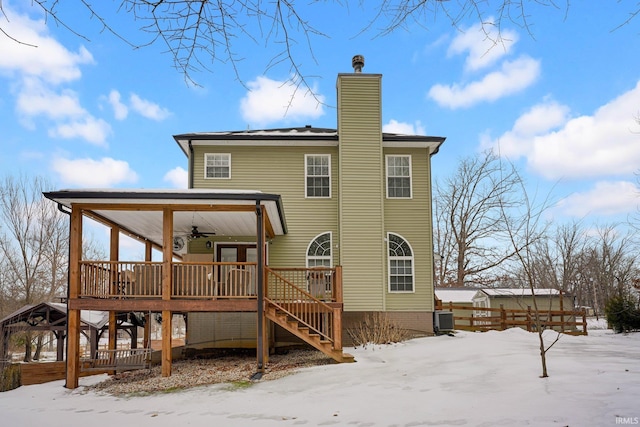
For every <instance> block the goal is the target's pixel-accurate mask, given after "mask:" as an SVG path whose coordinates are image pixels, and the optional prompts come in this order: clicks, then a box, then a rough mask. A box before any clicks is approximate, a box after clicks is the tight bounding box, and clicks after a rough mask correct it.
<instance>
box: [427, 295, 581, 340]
mask: <svg viewBox="0 0 640 427" xmlns="http://www.w3.org/2000/svg"><path fill="white" fill-rule="evenodd" d="M436 310H442V311H451V312H453V311H454V310H456V311H458V314H460V312H463V313H465V314H466V312H467V311H468V312H469V315H468V316H467V315H462V316H455V315H454V317H453V321H454V329H458V330H463V331H480V332H484V331H495V330H498V331H504V330H505V329H508V328H514V327H520V328H523V329H526V330H527V331H529V332H531V331H536V330H537V328H538V325H539V327H540V328H542V329H553V330H556V331H559V332H562V333H565V334H570V335H587V313H586V311H585V310H580V311H573V310H539V311H538V316H537V317H536V313H535V310H532V309H531V307H527V309H526V310H523V309H511V308H504V307H503V306H502V304H501V305H500V308H485V307H470V306H466V305H454V304H453V303H451V302H449V303H442V302H441V301H438V302H437V304H436Z"/></svg>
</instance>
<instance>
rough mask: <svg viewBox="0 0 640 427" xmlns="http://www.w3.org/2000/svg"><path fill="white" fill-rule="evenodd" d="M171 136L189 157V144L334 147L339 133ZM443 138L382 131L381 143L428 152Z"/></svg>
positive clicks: (303, 130)
mask: <svg viewBox="0 0 640 427" xmlns="http://www.w3.org/2000/svg"><path fill="white" fill-rule="evenodd" d="M173 138H174V139H175V140H176V142H177V143H178V145H179V146H180V148H181V149H182V151H183V152H184V154H185V155H186V156H187V157H189V151H190V147H192V146H196V145H249V146H253V145H260V146H291V145H312V146H318V145H325V146H337V145H338V141H339V134H338V130H337V129H330V128H314V127H312V126H309V125H307V126H304V127H292V128H278V129H256V130H240V131H222V132H195V133H185V134H180V135H174V136H173ZM444 140H445V138H444V137H440V136H423V135H404V134H398V133H388V132H383V133H382V144H383V146H397V147H416V148H419V147H423V148H430V150H431V153H432V154H435V153H437V152H438V149H439V148H440V145H441V144H442V143H443V142H444Z"/></svg>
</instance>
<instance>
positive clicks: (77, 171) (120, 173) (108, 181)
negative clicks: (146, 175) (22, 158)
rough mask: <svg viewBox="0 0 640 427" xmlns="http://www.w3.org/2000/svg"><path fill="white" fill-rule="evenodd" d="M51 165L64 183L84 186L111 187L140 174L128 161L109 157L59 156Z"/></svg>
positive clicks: (133, 180)
mask: <svg viewBox="0 0 640 427" xmlns="http://www.w3.org/2000/svg"><path fill="white" fill-rule="evenodd" d="M51 167H52V169H53V170H54V172H56V173H57V174H58V176H59V181H61V182H62V183H65V184H69V185H74V186H79V187H84V188H90V187H99V188H109V187H113V186H116V185H118V184H122V183H134V182H136V181H137V180H138V175H137V174H136V173H135V172H134V171H133V170H132V169H131V168H130V167H129V164H128V163H127V162H125V161H122V160H115V159H112V158H109V157H105V158H102V159H100V160H93V159H86V158H85V159H75V160H72V159H65V158H60V157H58V158H55V159H54V160H53V161H52V163H51Z"/></svg>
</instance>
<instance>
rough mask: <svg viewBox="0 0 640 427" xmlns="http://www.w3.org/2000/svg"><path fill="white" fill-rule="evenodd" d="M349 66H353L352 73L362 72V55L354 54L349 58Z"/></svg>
mask: <svg viewBox="0 0 640 427" xmlns="http://www.w3.org/2000/svg"><path fill="white" fill-rule="evenodd" d="M351 66H353V72H354V73H361V72H362V67H364V56H362V55H355V56H354V57H353V58H352V59H351Z"/></svg>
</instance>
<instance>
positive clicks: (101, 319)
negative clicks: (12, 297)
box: [0, 302, 109, 329]
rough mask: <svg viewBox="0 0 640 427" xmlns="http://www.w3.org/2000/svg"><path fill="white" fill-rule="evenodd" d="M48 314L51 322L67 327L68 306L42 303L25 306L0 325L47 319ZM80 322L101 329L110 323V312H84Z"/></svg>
mask: <svg viewBox="0 0 640 427" xmlns="http://www.w3.org/2000/svg"><path fill="white" fill-rule="evenodd" d="M47 313H48V316H49V318H50V320H52V321H53V322H56V323H59V325H61V326H64V325H66V323H67V322H66V318H67V304H64V303H56V302H42V303H40V304H30V305H25V306H23V307H21V308H20V309H18V310H16V311H15V312H13V313H11V314H10V315H8V316H6V317H5V318H3V319H2V320H0V324H2V325H3V326H4V325H10V324H15V323H20V322H26V321H27V319H29V318H33V317H42V318H46V317H47ZM80 322H81V323H83V324H85V325H87V326H90V327H93V328H96V329H101V328H102V327H103V326H105V325H106V324H107V323H109V312H108V311H94V310H82V311H81V312H80Z"/></svg>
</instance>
